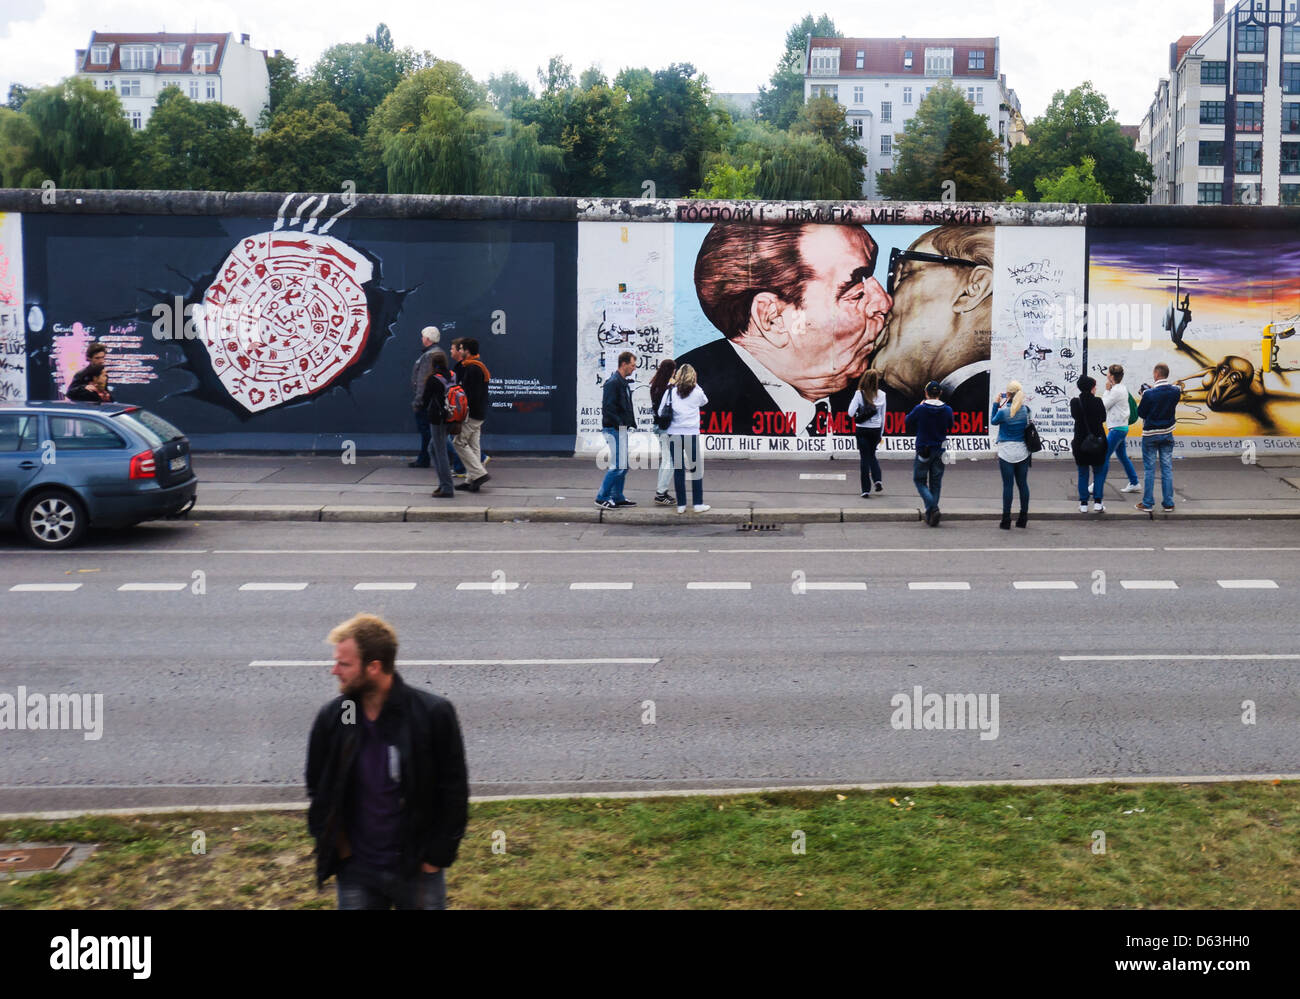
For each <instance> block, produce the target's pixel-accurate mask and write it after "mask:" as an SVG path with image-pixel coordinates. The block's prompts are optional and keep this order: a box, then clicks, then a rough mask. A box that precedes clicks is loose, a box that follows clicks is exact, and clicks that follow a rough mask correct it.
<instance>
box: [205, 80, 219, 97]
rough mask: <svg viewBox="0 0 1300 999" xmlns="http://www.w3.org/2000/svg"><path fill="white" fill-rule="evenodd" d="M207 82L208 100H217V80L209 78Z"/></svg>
mask: <svg viewBox="0 0 1300 999" xmlns="http://www.w3.org/2000/svg"><path fill="white" fill-rule="evenodd" d="M207 83H208V100H210V101H215V100H216V99H217V81H216V80H208V81H207Z"/></svg>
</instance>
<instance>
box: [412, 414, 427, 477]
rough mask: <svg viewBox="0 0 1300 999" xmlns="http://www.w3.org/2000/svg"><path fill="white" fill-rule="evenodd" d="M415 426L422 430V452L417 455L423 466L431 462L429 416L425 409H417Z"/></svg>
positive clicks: (418, 461) (417, 459)
mask: <svg viewBox="0 0 1300 999" xmlns="http://www.w3.org/2000/svg"><path fill="white" fill-rule="evenodd" d="M415 427H416V429H417V430H419V431H420V453H419V455H417V456H416V459H415V460H416V462H417V463H418V464H419V465H421V466H427V465H428V464H429V417H428V416H426V415H425V413H424V410H421V409H417V410H416V411H415Z"/></svg>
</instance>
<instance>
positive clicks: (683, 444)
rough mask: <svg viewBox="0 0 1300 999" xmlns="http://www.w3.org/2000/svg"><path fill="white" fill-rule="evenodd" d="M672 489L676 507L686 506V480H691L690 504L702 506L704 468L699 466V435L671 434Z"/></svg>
mask: <svg viewBox="0 0 1300 999" xmlns="http://www.w3.org/2000/svg"><path fill="white" fill-rule="evenodd" d="M671 439H672V450H673V489H674V491H675V492H676V493H677V505H678V506H685V505H686V479H687V476H689V477H690V480H691V502H692V503H694V504H695V505H696V506H702V505H703V504H704V467H703V465H701V464H700V435H699V434H673V435H672V438H671Z"/></svg>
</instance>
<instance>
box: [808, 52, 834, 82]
mask: <svg viewBox="0 0 1300 999" xmlns="http://www.w3.org/2000/svg"><path fill="white" fill-rule="evenodd" d="M839 69H840V50H839V49H813V50H812V74H813V76H834V75H835V74H836V73H838V72H839Z"/></svg>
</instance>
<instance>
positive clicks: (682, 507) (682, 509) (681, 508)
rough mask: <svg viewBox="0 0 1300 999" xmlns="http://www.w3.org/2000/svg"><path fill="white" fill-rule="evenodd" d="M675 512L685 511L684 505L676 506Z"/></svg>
mask: <svg viewBox="0 0 1300 999" xmlns="http://www.w3.org/2000/svg"><path fill="white" fill-rule="evenodd" d="M677 512H678V513H685V512H686V507H684V506H679V507H678V508H677Z"/></svg>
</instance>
